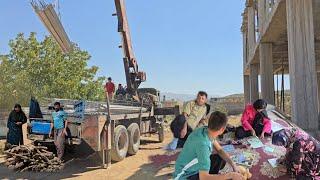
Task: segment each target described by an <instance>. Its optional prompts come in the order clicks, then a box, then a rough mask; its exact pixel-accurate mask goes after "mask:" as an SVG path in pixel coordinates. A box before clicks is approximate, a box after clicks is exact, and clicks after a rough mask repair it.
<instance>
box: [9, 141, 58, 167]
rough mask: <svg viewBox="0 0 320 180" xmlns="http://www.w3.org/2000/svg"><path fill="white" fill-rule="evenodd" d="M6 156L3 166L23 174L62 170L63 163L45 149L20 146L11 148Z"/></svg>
mask: <svg viewBox="0 0 320 180" xmlns="http://www.w3.org/2000/svg"><path fill="white" fill-rule="evenodd" d="M5 154H6V155H7V158H6V162H5V165H6V166H7V167H8V168H9V169H13V170H16V171H20V172H24V171H27V170H30V171H39V172H55V171H58V170H61V169H62V168H63V163H62V161H61V160H59V159H58V158H57V157H55V155H54V154H53V153H52V152H49V151H47V147H44V146H33V145H21V146H13V147H12V148H11V149H9V150H6V151H5Z"/></svg>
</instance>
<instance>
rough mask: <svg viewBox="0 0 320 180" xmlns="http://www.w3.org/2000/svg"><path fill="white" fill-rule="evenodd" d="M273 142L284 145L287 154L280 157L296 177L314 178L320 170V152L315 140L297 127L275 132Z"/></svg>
mask: <svg viewBox="0 0 320 180" xmlns="http://www.w3.org/2000/svg"><path fill="white" fill-rule="evenodd" d="M272 144H274V145H277V146H284V147H285V148H286V149H287V151H286V155H285V156H284V157H282V158H280V159H279V163H280V164H283V165H284V166H285V170H284V171H286V172H287V173H289V174H290V175H291V176H293V177H295V178H296V179H301V178H302V179H306V178H307V179H314V178H315V177H316V176H319V174H320V173H319V172H320V153H319V151H317V150H316V143H315V141H314V140H313V139H312V138H311V137H310V136H309V135H307V134H306V133H304V132H303V131H301V130H298V129H296V128H292V129H283V130H280V131H277V132H275V133H273V135H272Z"/></svg>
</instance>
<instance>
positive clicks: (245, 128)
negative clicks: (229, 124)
mask: <svg viewBox="0 0 320 180" xmlns="http://www.w3.org/2000/svg"><path fill="white" fill-rule="evenodd" d="M266 108H267V102H266V101H265V100H263V99H258V100H256V101H255V102H254V103H253V105H251V104H249V105H247V106H246V108H245V110H244V112H243V114H242V117H241V123H242V126H240V127H238V128H237V129H236V137H237V138H238V139H242V138H245V137H249V136H251V135H252V136H259V137H260V138H264V136H265V135H271V121H270V119H269V118H268V116H267V112H266V111H265V110H266Z"/></svg>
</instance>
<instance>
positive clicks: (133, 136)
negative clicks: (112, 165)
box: [128, 123, 140, 155]
mask: <svg viewBox="0 0 320 180" xmlns="http://www.w3.org/2000/svg"><path fill="white" fill-rule="evenodd" d="M128 134H129V148H128V154H130V155H135V154H136V153H137V152H138V151H139V146H140V129H139V125H138V124H137V123H133V124H131V125H130V126H129V127H128Z"/></svg>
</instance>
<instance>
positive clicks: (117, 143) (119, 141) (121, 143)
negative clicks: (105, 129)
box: [111, 125, 129, 162]
mask: <svg viewBox="0 0 320 180" xmlns="http://www.w3.org/2000/svg"><path fill="white" fill-rule="evenodd" d="M128 141H129V138H128V132H127V129H126V128H125V127H124V126H123V125H119V126H117V127H116V128H115V129H114V143H113V146H112V148H111V159H112V160H113V161H116V162H119V161H122V160H123V159H124V158H125V157H126V156H127V152H128V146H129V142H128Z"/></svg>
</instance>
